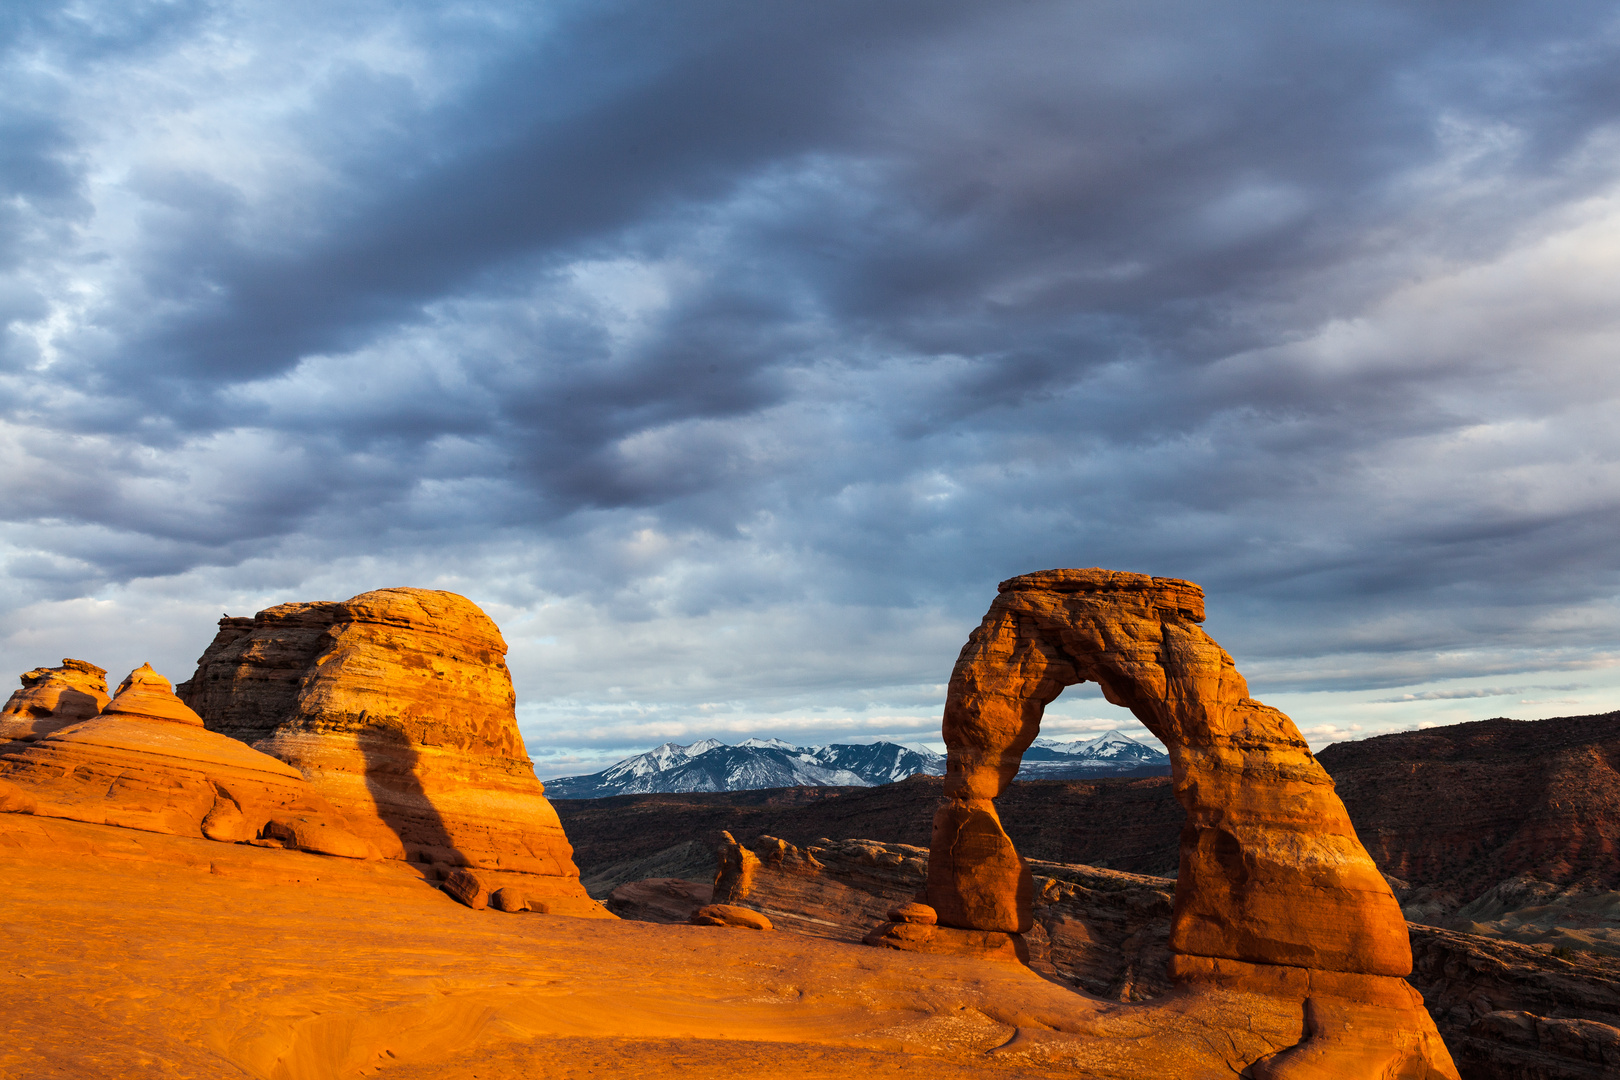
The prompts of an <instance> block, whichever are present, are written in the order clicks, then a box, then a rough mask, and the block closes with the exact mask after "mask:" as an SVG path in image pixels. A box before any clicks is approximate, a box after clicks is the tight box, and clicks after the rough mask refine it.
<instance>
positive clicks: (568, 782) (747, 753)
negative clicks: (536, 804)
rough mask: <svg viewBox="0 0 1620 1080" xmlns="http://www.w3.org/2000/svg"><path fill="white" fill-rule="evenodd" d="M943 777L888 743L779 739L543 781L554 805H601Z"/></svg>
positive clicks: (935, 762)
mask: <svg viewBox="0 0 1620 1080" xmlns="http://www.w3.org/2000/svg"><path fill="white" fill-rule="evenodd" d="M944 772H945V759H944V758H942V757H940V756H939V755H938V754H934V753H931V752H929V751H927V750H915V749H912V748H910V747H905V746H897V745H896V744H894V743H886V742H879V743H872V744H871V745H869V746H857V745H850V744H842V743H834V744H833V745H831V746H794V745H793V744H792V743H788V742H784V741H783V740H781V739H744V740H743V741H742V742H741V743H738V744H737V745H736V746H727V745H726V744H724V743H722V742H720V741H719V740H718V739H704V740H703V741H702V742H697V743H693V744H692V745H691V746H678V745H676V744H675V743H665V744H664V745H663V746H660V747H659V748H658V749H656V750H649V751H648V752H647V753H645V754H637V755H636V756H634V757H628V758H625V759H624V760H623V761H621V762H618V763H617V764H615V765H611V766H609V767H608V768H606V769H603V770H602V771H601V772H599V773H591V774H590V775H588V776H564V777H560V778H559V779H556V780H547V781H546V794H547V795H549V796H551V797H552V798H554V799H600V798H604V797H606V796H608V795H643V794H650V793H653V792H674V791H750V790H753V789H756V788H776V787H875V786H877V785H878V784H888V783H893V782H894V781H896V780H904V779H905V778H906V777H908V776H911V775H913V774H915V773H929V774H931V775H934V776H938V775H941V774H943V773H944Z"/></svg>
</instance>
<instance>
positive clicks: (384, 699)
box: [180, 588, 607, 916]
mask: <svg viewBox="0 0 1620 1080" xmlns="http://www.w3.org/2000/svg"><path fill="white" fill-rule="evenodd" d="M505 655H506V642H505V641H504V640H503V639H502V637H501V633H500V630H499V629H497V627H496V626H495V624H494V622H492V621H491V620H490V618H489V617H488V616H487V615H485V614H484V612H483V611H481V610H480V609H479V608H478V607H477V605H475V604H473V603H472V602H471V601H470V600H467V599H466V598H465V597H461V596H457V595H456V594H454V593H448V592H439V591H435V590H431V589H409V588H399V589H379V590H377V591H375V592H368V593H363V594H361V595H359V596H356V597H354V598H352V599H350V600H345V601H343V602H341V603H337V602H315V603H290V604H280V605H277V606H276V607H272V608H269V609H267V610H265V611H261V612H259V613H258V614H257V615H255V616H254V617H253V618H252V619H243V618H225V619H221V620H220V624H219V633H218V635H217V636H216V637H215V639H214V642H213V644H211V645H210V646H209V647H208V649H207V651H206V652H205V653H204V654H203V656H202V657H201V659H199V661H198V663H197V672H196V674H195V675H193V676H192V678H191V680H190V681H189V682H187V683H184V684H182V686H181V687H180V693H181V695H182V696H183V697H184V698H185V699H186V701H187V703H188V704H190V705H191V706H192V707H193V708H195V709H196V710H197V712H198V713H199V714H200V715H201V716H202V717H203V719H204V722H205V723H206V724H207V725H208V727H209V729H210V730H212V731H218V732H222V733H224V734H226V735H230V736H232V737H234V738H237V739H240V740H242V741H244V742H248V743H250V744H251V745H253V746H254V747H255V748H257V749H259V750H262V751H264V752H265V753H267V754H270V755H272V756H274V757H276V758H279V759H281V760H282V761H285V762H287V763H288V764H290V765H293V766H295V767H296V768H297V769H298V770H300V772H301V773H302V774H303V775H304V776H306V777H307V778H308V779H309V781H310V783H311V784H312V785H313V786H314V787H315V788H316V790H318V791H319V792H321V794H322V795H324V796H325V797H326V798H327V799H329V800H330V801H331V802H332V803H333V804H334V805H335V806H337V807H338V808H339V809H340V810H341V811H342V812H343V813H344V815H345V816H346V817H347V818H348V819H349V820H350V821H351V822H352V823H353V824H354V827H355V828H356V830H357V831H359V833H360V834H361V835H362V836H363V837H365V839H367V840H368V841H370V842H371V843H373V844H375V845H377V847H378V848H379V849H380V850H381V851H382V853H383V855H384V856H385V857H387V858H395V859H411V860H414V861H418V862H424V863H432V864H435V865H436V866H437V868H438V871H439V872H440V873H441V874H443V875H448V874H449V873H450V872H451V871H452V870H455V869H457V868H464V869H466V870H467V871H468V872H469V873H470V874H472V875H474V876H475V877H476V878H477V879H478V880H479V882H480V883H481V885H480V889H481V890H482V892H483V893H484V894H485V895H486V898H487V894H490V893H493V892H494V891H495V890H496V889H498V888H500V887H501V886H503V885H506V884H515V885H519V886H520V888H521V889H522V890H523V892H524V893H525V895H527V896H529V897H530V898H532V900H535V901H540V900H545V901H547V902H548V903H549V906H550V908H551V909H552V910H556V911H563V910H564V909H567V912H566V913H569V914H579V915H600V916H607V912H606V911H605V910H604V909H603V908H602V907H601V905H599V904H597V903H596V902H595V901H593V900H591V899H590V898H589V897H588V896H586V894H585V891H584V889H583V888H582V887H581V886H580V884H579V874H578V871H577V870H576V869H575V867H574V863H573V859H572V855H573V851H572V849H571V848H570V847H569V845H568V840H567V838H566V837H565V836H564V835H563V830H562V825H561V824H560V823H559V822H558V820H557V815H556V812H555V811H554V810H552V808H551V805H550V803H548V802H547V801H546V798H545V788H544V787H543V786H542V785H541V784H540V782H539V781H538V780H537V779H535V776H534V767H533V765H532V764H531V763H530V761H529V758H528V754H527V752H526V750H525V749H524V746H523V738H522V736H521V735H520V734H519V733H518V728H517V720H516V715H515V713H514V703H515V695H514V694H513V691H512V679H511V676H510V674H509V673H508V672H507V669H506V662H505ZM514 875H517V876H516V877H514ZM576 909H577V910H576Z"/></svg>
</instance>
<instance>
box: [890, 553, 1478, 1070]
mask: <svg viewBox="0 0 1620 1080" xmlns="http://www.w3.org/2000/svg"><path fill="white" fill-rule="evenodd" d="M1203 618H1204V597H1203V591H1202V590H1201V589H1199V587H1198V586H1196V585H1194V584H1192V583H1191V582H1187V581H1180V580H1177V579H1173V578H1153V577H1148V576H1146V575H1143V574H1126V573H1116V572H1111V571H1107V570H1049V571H1044V572H1040V573H1035V574H1026V575H1023V576H1021V577H1017V578H1012V579H1010V580H1008V581H1004V582H1002V583H1001V586H1000V589H999V595H998V597H997V598H996V600H995V602H994V603H993V604H992V605H991V606H990V610H989V612H988V614H986V615H985V617H984V620H983V622H982V623H981V624H980V626H979V628H978V629H977V630H975V631H974V632H973V634H972V635H971V636H970V637H969V639H968V642H967V644H966V646H964V647H963V649H962V653H961V655H960V656H959V657H958V659H957V662H956V666H955V668H954V669H953V671H952V673H951V680H950V686H949V690H948V692H947V698H946V704H945V716H944V724H943V730H944V738H945V743H946V746H947V748H948V750H949V754H948V761H947V769H946V777H945V795H946V801H945V802H944V803H943V804H942V805H941V806H940V808H939V810H938V811H937V812H936V814H935V817H934V832H933V840H932V843H931V845H930V848H931V858H930V861H929V871H928V891H927V899H928V904H929V906H931V907H933V908H934V909H935V910H936V911H937V912H938V919H939V923H940V927H941V929H942V931H948V930H971V931H978V932H988V933H996V934H1002V935H1007V936H1009V937H1016V935H1019V934H1022V933H1023V932H1025V931H1028V930H1029V929H1030V928H1031V927H1032V925H1033V918H1032V907H1033V899H1034V885H1033V880H1032V878H1031V874H1030V871H1029V867H1028V866H1027V864H1026V863H1025V862H1024V860H1023V859H1022V858H1020V857H1019V855H1018V853H1017V851H1016V850H1015V849H1014V847H1013V844H1012V841H1011V840H1010V839H1008V837H1007V833H1006V831H1005V830H1004V829H1003V828H1002V827H1001V822H1000V819H999V817H998V815H997V811H996V805H995V802H994V800H995V798H996V797H997V796H998V795H1000V794H1001V793H1002V792H1003V791H1004V790H1006V788H1007V785H1008V784H1009V783H1010V782H1011V780H1012V778H1013V775H1014V774H1015V773H1016V772H1017V771H1018V766H1019V762H1020V760H1021V757H1022V755H1023V752H1024V751H1025V750H1026V749H1028V747H1029V746H1030V744H1031V743H1032V742H1033V741H1034V739H1035V737H1036V736H1037V734H1038V733H1039V731H1040V721H1041V716H1042V713H1043V712H1044V710H1045V708H1046V706H1047V704H1049V703H1050V702H1051V701H1052V700H1053V699H1055V698H1056V697H1057V696H1058V694H1059V693H1060V692H1061V691H1062V690H1063V688H1064V687H1065V686H1070V685H1073V684H1075V683H1079V682H1084V681H1093V682H1096V683H1097V684H1098V685H1099V686H1100V687H1101V689H1102V692H1103V695H1104V696H1105V697H1106V698H1107V699H1108V700H1109V701H1110V702H1112V703H1114V704H1116V705H1122V706H1124V707H1126V708H1128V709H1130V710H1131V711H1132V712H1133V713H1134V714H1135V715H1136V717H1137V718H1138V719H1139V720H1141V721H1142V723H1144V724H1145V725H1146V726H1147V727H1148V729H1149V730H1150V731H1152V732H1153V733H1154V735H1156V736H1157V737H1158V738H1159V739H1160V741H1162V742H1163V743H1164V744H1165V746H1166V747H1167V748H1168V750H1169V752H1170V756H1171V762H1172V768H1173V784H1174V787H1175V791H1176V795H1177V798H1178V799H1179V800H1180V801H1181V803H1182V805H1183V807H1184V808H1185V810H1186V813H1187V820H1186V824H1185V826H1184V827H1183V829H1182V834H1181V865H1180V870H1179V874H1178V878H1177V888H1176V898H1175V911H1174V916H1173V919H1172V927H1171V936H1170V947H1171V950H1172V952H1173V954H1174V955H1173V957H1172V961H1171V975H1172V977H1174V978H1175V979H1177V980H1178V981H1180V982H1182V983H1185V984H1190V985H1191V986H1192V987H1194V988H1197V987H1203V988H1207V989H1233V990H1243V991H1246V992H1252V993H1260V994H1264V995H1268V996H1274V997H1280V998H1285V999H1291V1000H1297V1001H1299V1002H1301V1004H1302V1007H1303V1006H1304V1005H1305V1003H1309V1007H1307V1008H1304V1027H1305V1038H1304V1039H1303V1040H1302V1041H1301V1043H1300V1044H1299V1045H1298V1046H1295V1047H1292V1048H1290V1049H1287V1050H1284V1051H1282V1052H1280V1053H1279V1054H1277V1055H1273V1056H1272V1057H1270V1058H1268V1059H1266V1060H1265V1061H1261V1062H1256V1063H1255V1064H1254V1066H1253V1070H1254V1073H1255V1075H1256V1076H1273V1077H1305V1076H1345V1077H1352V1076H1358V1077H1359V1076H1367V1077H1373V1076H1395V1075H1400V1076H1407V1075H1411V1076H1426V1075H1430V1076H1455V1075H1456V1074H1455V1070H1454V1067H1453V1065H1452V1063H1451V1060H1450V1057H1449V1055H1448V1054H1447V1053H1446V1050H1445V1048H1444V1046H1443V1044H1442V1043H1441V1042H1440V1039H1439V1036H1438V1034H1437V1033H1436V1032H1435V1028H1434V1024H1433V1021H1431V1020H1430V1018H1429V1016H1428V1014H1427V1013H1426V1012H1424V1011H1423V1008H1422V1003H1421V1001H1420V1000H1419V999H1418V997H1417V995H1416V993H1415V992H1414V991H1413V990H1412V989H1411V987H1410V986H1408V985H1407V983H1406V982H1405V981H1404V979H1403V978H1402V977H1403V976H1405V975H1406V974H1407V973H1408V972H1410V971H1411V964H1412V955H1411V949H1410V947H1409V945H1408V942H1407V935H1406V926H1405V920H1404V919H1403V918H1402V915H1401V910H1400V907H1399V906H1398V905H1397V904H1396V902H1395V897H1394V895H1393V894H1392V893H1391V891H1390V888H1389V886H1388V884H1386V883H1385V881H1384V878H1383V876H1382V875H1381V874H1380V873H1379V872H1378V869H1377V867H1376V866H1374V865H1373V861H1372V859H1371V858H1370V857H1369V856H1368V855H1367V852H1366V851H1365V850H1364V849H1363V848H1362V846H1361V843H1360V841H1359V840H1358V839H1357V838H1356V833H1355V830H1354V828H1352V826H1351V824H1350V817H1349V815H1348V814H1347V813H1346V811H1345V809H1344V806H1343V804H1342V803H1340V801H1339V799H1338V797H1337V796H1336V795H1335V794H1334V790H1333V781H1332V780H1331V779H1329V777H1328V775H1327V773H1326V772H1325V771H1323V769H1322V767H1321V766H1320V765H1318V764H1317V762H1316V760H1315V758H1314V757H1313V756H1312V755H1311V752H1310V749H1309V747H1308V746H1307V744H1306V742H1305V740H1304V738H1303V737H1302V736H1301V735H1300V734H1299V731H1298V730H1297V729H1296V728H1295V727H1294V724H1293V722H1292V721H1291V720H1289V719H1288V717H1287V716H1285V715H1283V714H1282V713H1281V712H1279V711H1278V710H1276V709H1273V708H1270V707H1268V706H1266V705H1263V704H1261V703H1260V702H1258V701H1255V700H1254V699H1252V698H1251V697H1249V693H1248V686H1247V684H1246V683H1245V681H1244V679H1243V677H1242V676H1241V675H1240V674H1238V671H1237V668H1236V666H1235V665H1234V664H1233V662H1232V658H1231V657H1230V656H1228V655H1227V653H1226V652H1225V650H1223V649H1222V648H1221V647H1220V646H1219V645H1218V644H1216V643H1215V641H1214V640H1213V639H1212V638H1210V637H1209V635H1207V634H1205V633H1204V632H1203V630H1201V629H1200V628H1199V627H1198V625H1197V624H1198V623H1200V622H1202V621H1203ZM908 925H909V924H898V923H891V924H888V927H887V932H888V935H889V937H890V938H892V939H893V941H892V943H894V944H896V945H898V946H901V947H903V939H904V937H905V936H906V935H909V934H914V933H915V932H916V931H915V929H914V928H913V929H910V930H908V929H905V927H907V926H908ZM878 933H879V935H880V936H881V935H882V934H883V933H884V931H883V930H880V931H879V932H878Z"/></svg>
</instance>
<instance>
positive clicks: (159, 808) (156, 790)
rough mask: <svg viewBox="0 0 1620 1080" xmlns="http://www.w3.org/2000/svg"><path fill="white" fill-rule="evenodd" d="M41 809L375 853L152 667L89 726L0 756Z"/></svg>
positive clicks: (286, 773)
mask: <svg viewBox="0 0 1620 1080" xmlns="http://www.w3.org/2000/svg"><path fill="white" fill-rule="evenodd" d="M0 781H5V782H9V783H11V784H14V785H16V787H17V789H18V790H20V791H22V792H24V793H25V794H26V795H27V796H28V797H29V798H30V799H31V800H32V802H33V813H35V814H37V815H38V816H40V817H55V818H67V819H70V820H73V821H87V822H91V823H93V824H98V825H118V826H121V827H123V828H129V829H140V830H142V831H145V832H156V833H167V834H170V835H174V836H201V837H207V838H208V839H210V840H219V841H223V842H227V843H236V842H244V841H245V842H256V843H263V844H266V845H268V846H279V847H289V848H297V849H299V850H303V851H311V852H316V853H319V854H323V855H339V856H344V857H347V858H376V857H377V852H376V850H375V849H374V848H371V847H370V846H369V845H367V844H366V843H365V842H364V841H363V840H361V839H359V838H358V837H356V836H355V835H354V834H353V833H352V832H351V831H350V830H349V828H348V826H347V824H346V823H345V822H344V820H343V817H342V815H340V814H339V813H338V812H337V811H336V810H335V809H333V807H332V806H331V804H329V803H328V802H327V801H326V800H325V799H323V798H321V797H320V795H318V794H317V793H316V792H315V791H314V789H313V788H311V787H310V785H309V783H308V782H307V781H305V779H304V777H303V775H302V774H301V773H299V772H298V770H296V769H293V768H291V767H289V766H287V765H286V764H284V763H283V762H280V761H277V760H276V759H275V758H273V757H270V756H269V755H268V754H261V753H259V752H258V751H256V750H253V749H251V748H249V747H247V746H243V745H242V744H241V743H239V742H237V741H236V740H235V739H230V738H227V737H225V736H224V735H218V734H215V733H214V732H211V731H208V730H206V729H205V728H204V727H203V722H202V719H201V718H200V717H199V716H197V714H196V713H194V712H192V711H191V710H190V709H188V708H187V707H186V706H185V704H184V703H183V702H181V701H180V699H179V698H177V697H175V696H174V694H173V692H172V691H171V690H170V687H169V681H168V680H167V679H165V678H164V677H163V676H161V675H159V674H158V673H157V672H155V671H153V670H152V668H151V666H150V665H147V666H143V667H140V668H137V669H136V670H135V671H132V672H130V674H129V677H128V678H127V679H125V680H124V682H123V684H122V685H120V686H119V688H118V696H117V697H115V698H113V699H112V701H111V702H110V703H109V704H108V705H107V707H106V708H104V709H102V710H101V712H100V713H99V714H98V715H96V716H93V717H91V718H90V719H88V720H84V721H81V722H80V723H77V724H73V725H71V726H68V727H65V728H61V729H60V730H57V731H54V732H51V733H50V734H48V735H45V736H43V737H41V738H39V739H37V740H36V741H34V742H32V743H29V744H25V746H24V749H22V750H20V751H17V752H14V753H10V754H6V755H4V756H0Z"/></svg>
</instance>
